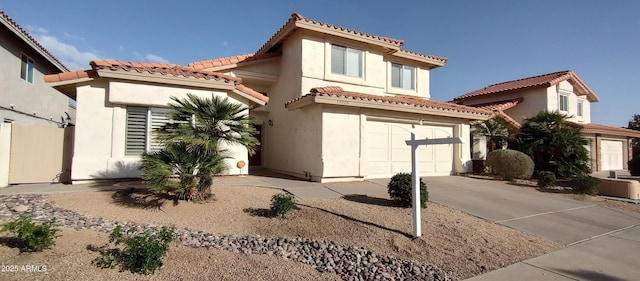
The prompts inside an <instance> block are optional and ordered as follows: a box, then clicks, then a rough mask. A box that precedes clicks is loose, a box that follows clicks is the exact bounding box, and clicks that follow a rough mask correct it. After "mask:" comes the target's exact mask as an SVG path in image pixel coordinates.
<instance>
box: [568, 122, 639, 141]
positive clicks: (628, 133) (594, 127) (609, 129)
mask: <svg viewBox="0 0 640 281" xmlns="http://www.w3.org/2000/svg"><path fill="white" fill-rule="evenodd" d="M566 123H567V125H569V126H572V127H576V128H580V131H581V132H582V133H586V134H602V135H614V136H623V137H630V138H640V131H637V130H631V129H627V128H619V127H613V126H607V125H602V124H595V123H588V124H580V123H575V122H566Z"/></svg>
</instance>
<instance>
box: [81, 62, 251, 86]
mask: <svg viewBox="0 0 640 281" xmlns="http://www.w3.org/2000/svg"><path fill="white" fill-rule="evenodd" d="M89 64H90V65H91V67H92V69H94V70H99V69H108V70H112V71H117V70H124V71H136V72H138V73H143V72H147V73H150V74H156V73H158V74H162V75H173V76H182V77H194V78H197V79H214V80H220V79H224V80H225V81H226V82H233V83H235V84H239V83H241V82H242V79H240V78H237V77H232V76H229V75H226V74H222V73H217V72H213V71H206V70H197V69H194V68H193V67H188V66H181V65H175V64H163V63H147V62H124V61H118V60H95V61H91V62H90V63H89Z"/></svg>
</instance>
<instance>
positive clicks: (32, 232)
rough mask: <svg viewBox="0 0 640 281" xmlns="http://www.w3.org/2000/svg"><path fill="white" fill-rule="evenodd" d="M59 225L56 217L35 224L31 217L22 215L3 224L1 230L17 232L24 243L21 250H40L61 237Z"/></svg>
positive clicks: (17, 235)
mask: <svg viewBox="0 0 640 281" xmlns="http://www.w3.org/2000/svg"><path fill="white" fill-rule="evenodd" d="M57 226H58V225H57V224H56V221H55V219H52V220H50V221H47V222H43V223H41V224H35V223H33V221H32V220H31V218H29V217H26V216H22V217H20V218H18V219H16V220H13V221H10V222H7V223H4V224H2V229H0V232H11V233H13V234H15V235H16V237H17V238H18V239H19V240H20V242H22V244H23V245H21V246H20V251H21V252H40V251H42V250H44V249H48V248H50V247H51V246H53V245H55V239H56V238H57V237H60V235H58V234H57V233H58V232H59V231H60V229H58V228H57Z"/></svg>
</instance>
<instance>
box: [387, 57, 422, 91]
mask: <svg viewBox="0 0 640 281" xmlns="http://www.w3.org/2000/svg"><path fill="white" fill-rule="evenodd" d="M415 73H416V68H415V67H413V66H407V65H402V64H397V63H392V64H391V86H392V87H395V88H402V89H406V90H414V89H415V88H416V86H415V85H416V83H415Z"/></svg>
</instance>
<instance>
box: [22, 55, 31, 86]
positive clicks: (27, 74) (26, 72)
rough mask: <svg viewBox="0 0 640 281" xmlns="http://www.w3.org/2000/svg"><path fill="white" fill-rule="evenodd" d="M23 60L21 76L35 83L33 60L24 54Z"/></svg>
mask: <svg viewBox="0 0 640 281" xmlns="http://www.w3.org/2000/svg"><path fill="white" fill-rule="evenodd" d="M21 59H22V61H21V65H20V78H22V79H23V80H25V81H27V82H29V83H33V65H34V63H33V60H32V59H31V58H29V57H27V56H25V55H24V54H22V58H21Z"/></svg>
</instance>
